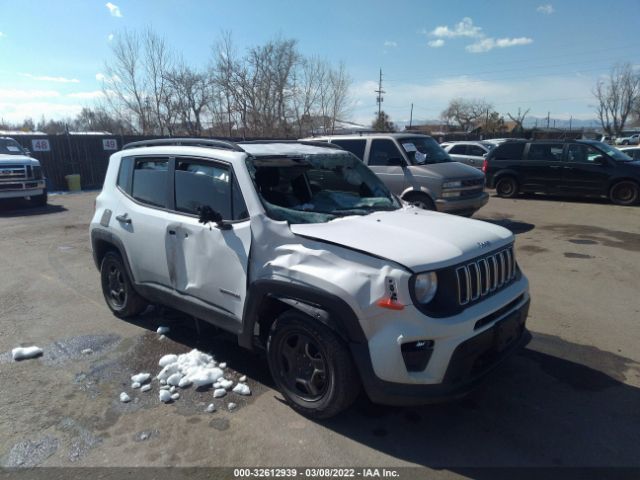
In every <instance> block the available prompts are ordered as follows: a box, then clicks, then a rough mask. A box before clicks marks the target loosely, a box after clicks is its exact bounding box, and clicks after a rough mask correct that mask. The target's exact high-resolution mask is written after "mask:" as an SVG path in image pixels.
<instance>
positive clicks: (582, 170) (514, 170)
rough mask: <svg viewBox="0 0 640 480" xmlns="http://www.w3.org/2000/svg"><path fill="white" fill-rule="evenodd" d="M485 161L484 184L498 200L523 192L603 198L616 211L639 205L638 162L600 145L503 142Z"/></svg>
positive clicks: (570, 142) (610, 147)
mask: <svg viewBox="0 0 640 480" xmlns="http://www.w3.org/2000/svg"><path fill="white" fill-rule="evenodd" d="M634 150H640V149H634ZM630 153H633V154H634V155H637V152H630ZM635 158H637V157H635ZM485 160H486V161H485V164H484V172H485V175H486V184H487V186H488V187H489V188H495V189H496V193H497V194H498V195H499V196H501V197H506V198H512V197H515V196H517V195H518V194H519V193H524V192H528V193H547V194H556V195H576V196H596V197H600V196H605V197H608V198H609V199H610V200H611V201H612V202H613V203H616V204H618V205H633V204H636V203H638V201H639V200H640V161H638V160H634V158H632V157H630V156H628V155H626V154H625V153H623V152H621V151H620V150H618V149H617V148H614V147H612V146H610V145H607V144H605V143H602V142H598V141H594V140H565V141H558V140H535V141H516V142H506V143H503V144H502V145H499V146H498V147H496V148H495V149H493V150H492V151H491V152H490V153H489V154H488V155H487V156H486V158H485Z"/></svg>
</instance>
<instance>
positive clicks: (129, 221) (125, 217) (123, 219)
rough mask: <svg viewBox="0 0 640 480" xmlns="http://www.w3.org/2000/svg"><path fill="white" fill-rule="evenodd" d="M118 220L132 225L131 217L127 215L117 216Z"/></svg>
mask: <svg viewBox="0 0 640 480" xmlns="http://www.w3.org/2000/svg"><path fill="white" fill-rule="evenodd" d="M116 220H117V221H119V222H122V223H126V224H129V225H130V224H131V219H130V218H129V215H128V214H126V213H124V214H122V215H118V216H116Z"/></svg>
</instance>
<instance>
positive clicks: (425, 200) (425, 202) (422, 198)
mask: <svg viewBox="0 0 640 480" xmlns="http://www.w3.org/2000/svg"><path fill="white" fill-rule="evenodd" d="M404 201H405V202H408V203H410V204H411V205H413V206H414V207H418V208H422V209H423V210H435V209H436V206H435V204H434V203H433V200H431V198H429V196H428V195H426V194H424V193H409V194H407V195H405V197H404Z"/></svg>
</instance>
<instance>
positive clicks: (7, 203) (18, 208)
mask: <svg viewBox="0 0 640 480" xmlns="http://www.w3.org/2000/svg"><path fill="white" fill-rule="evenodd" d="M66 211H67V209H66V208H65V207H63V206H62V205H51V204H47V205H45V206H42V207H34V206H32V205H30V204H29V202H28V201H26V200H23V199H3V200H0V217H5V218H12V217H31V216H34V215H46V214H50V213H60V212H66Z"/></svg>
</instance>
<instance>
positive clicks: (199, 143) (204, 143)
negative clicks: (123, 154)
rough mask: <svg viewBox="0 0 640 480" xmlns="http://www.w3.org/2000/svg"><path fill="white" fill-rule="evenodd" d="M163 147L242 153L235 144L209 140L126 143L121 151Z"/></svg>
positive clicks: (180, 139) (161, 139)
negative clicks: (202, 148)
mask: <svg viewBox="0 0 640 480" xmlns="http://www.w3.org/2000/svg"><path fill="white" fill-rule="evenodd" d="M165 145H176V146H184V147H208V148H224V149H226V150H232V151H234V152H244V150H243V149H242V147H240V145H238V144H237V143H235V142H230V141H227V140H213V139H209V138H157V139H154V140H141V141H139V142H131V143H127V144H126V145H124V146H123V147H122V149H123V150H128V149H130V148H141V147H159V146H165Z"/></svg>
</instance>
